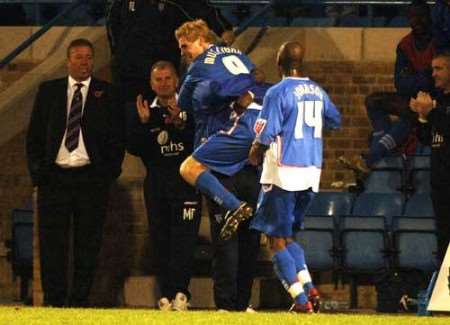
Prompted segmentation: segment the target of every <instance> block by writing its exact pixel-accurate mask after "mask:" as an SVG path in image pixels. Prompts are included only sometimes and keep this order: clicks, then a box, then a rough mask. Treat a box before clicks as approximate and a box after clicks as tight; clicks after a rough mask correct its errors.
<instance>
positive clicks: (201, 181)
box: [195, 171, 241, 210]
mask: <svg viewBox="0 0 450 325" xmlns="http://www.w3.org/2000/svg"><path fill="white" fill-rule="evenodd" d="M195 187H196V188H197V189H198V190H200V192H202V193H203V194H205V195H206V196H208V197H209V198H210V199H211V200H213V201H214V202H215V203H217V204H218V205H220V206H222V207H224V208H225V209H227V210H235V209H237V208H239V206H240V205H241V201H240V200H239V199H238V198H237V197H236V196H234V195H233V193H231V192H230V191H228V190H227V189H226V188H225V187H224V186H223V185H222V183H220V182H219V180H218V179H217V177H215V176H214V175H213V174H211V173H210V172H209V171H205V172H203V173H201V174H200V175H199V176H198V178H197V181H196V182H195Z"/></svg>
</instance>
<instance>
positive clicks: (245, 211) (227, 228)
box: [220, 202, 253, 240]
mask: <svg viewBox="0 0 450 325" xmlns="http://www.w3.org/2000/svg"><path fill="white" fill-rule="evenodd" d="M252 215H253V209H252V207H251V206H250V205H249V204H248V203H247V202H242V203H241V205H240V206H239V208H237V209H236V210H234V211H228V212H227V214H226V215H225V224H224V225H223V227H222V230H221V231H220V238H222V239H224V240H228V239H230V238H231V236H233V234H234V233H235V232H236V231H237V229H238V226H239V224H240V223H241V222H242V221H244V220H247V219H249V218H250V217H251V216H252Z"/></svg>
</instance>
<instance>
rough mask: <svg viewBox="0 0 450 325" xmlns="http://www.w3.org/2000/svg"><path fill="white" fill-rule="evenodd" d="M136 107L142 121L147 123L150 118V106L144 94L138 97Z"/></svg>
mask: <svg viewBox="0 0 450 325" xmlns="http://www.w3.org/2000/svg"><path fill="white" fill-rule="evenodd" d="M136 109H137V113H138V115H139V119H140V120H141V123H147V122H148V121H149V120H150V107H149V105H148V101H147V100H146V99H143V97H142V95H138V96H137V97H136Z"/></svg>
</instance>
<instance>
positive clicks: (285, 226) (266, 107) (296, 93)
mask: <svg viewBox="0 0 450 325" xmlns="http://www.w3.org/2000/svg"><path fill="white" fill-rule="evenodd" d="M303 56H304V49H303V47H302V46H301V44H300V43H298V42H295V41H290V42H286V43H284V44H283V45H282V46H281V47H280V49H279V51H278V55H277V66H278V70H279V72H280V75H281V76H282V78H283V79H282V80H281V81H280V82H279V83H277V84H276V85H275V86H273V87H272V88H270V89H269V91H268V92H267V94H266V96H265V98H264V104H263V107H262V109H261V112H260V114H259V117H258V119H257V120H256V123H255V131H256V137H255V141H254V142H253V144H252V147H251V149H250V153H249V161H250V163H251V164H252V165H254V166H258V165H260V163H261V162H263V168H262V175H261V180H260V183H261V192H260V196H259V198H258V208H257V210H256V213H255V215H254V217H253V219H252V220H251V223H250V229H255V230H258V231H261V232H263V233H265V234H266V235H267V236H268V240H269V244H270V248H271V251H272V253H273V258H272V262H273V266H274V270H275V273H276V275H277V276H278V278H279V280H280V281H281V283H282V284H283V286H284V287H285V289H286V291H288V292H289V294H290V295H291V297H292V299H293V300H294V304H293V305H292V308H291V311H293V312H298V313H310V312H313V310H314V311H316V312H317V311H319V304H320V301H319V293H318V291H317V289H316V288H315V287H314V285H313V283H312V279H311V276H310V274H309V271H308V268H307V264H306V261H305V255H304V251H303V248H302V247H301V246H300V245H299V244H298V243H297V242H296V241H295V240H294V237H295V234H296V233H297V232H298V231H300V229H301V228H302V227H303V217H304V214H305V212H306V211H307V209H308V207H309V205H310V202H311V201H312V199H313V197H314V192H317V191H318V189H319V183H320V174H321V168H322V159H323V157H322V156H323V143H322V141H323V139H322V129H323V128H337V127H339V126H340V122H341V117H340V113H339V112H338V110H337V109H336V107H335V105H334V104H333V103H332V102H331V100H330V99H329V97H328V95H327V93H326V92H325V91H324V90H323V89H322V88H321V87H320V86H319V85H318V84H317V83H315V82H314V81H312V80H310V79H309V78H306V77H304V76H303V74H302V69H303V67H302V64H303ZM231 223H232V222H231V221H230V222H228V220H227V223H226V224H225V226H224V228H223V231H225V230H226V227H227V225H229V224H231Z"/></svg>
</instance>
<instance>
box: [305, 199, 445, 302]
mask: <svg viewBox="0 0 450 325" xmlns="http://www.w3.org/2000/svg"><path fill="white" fill-rule="evenodd" d="M296 240H297V241H298V242H299V243H301V244H302V246H303V247H304V248H305V255H306V262H307V263H308V266H309V268H310V269H311V271H313V272H317V271H333V272H334V274H335V275H337V276H342V277H344V278H347V279H349V280H350V284H351V301H350V304H351V306H352V307H354V308H356V307H357V298H356V295H357V289H356V287H357V284H358V279H359V278H361V277H364V278H365V279H366V281H368V282H370V283H373V282H374V279H375V278H376V277H377V276H379V275H380V274H385V273H387V272H393V271H394V272H397V271H409V270H418V271H421V272H423V273H426V274H428V273H431V272H433V271H434V270H436V269H437V268H438V261H437V259H436V251H437V238H436V225H435V219H434V212H433V208H432V204H431V199H430V196H429V194H428V193H416V194H414V195H413V196H411V197H410V198H409V199H408V200H407V201H405V200H404V196H403V195H402V194H401V193H370V192H368V193H361V194H359V195H356V194H354V193H349V192H321V193H318V194H317V195H316V197H315V199H314V200H313V202H312V204H311V207H310V208H309V210H308V212H307V214H306V216H305V224H304V230H303V231H301V232H299V233H298V234H297V238H296Z"/></svg>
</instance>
